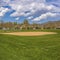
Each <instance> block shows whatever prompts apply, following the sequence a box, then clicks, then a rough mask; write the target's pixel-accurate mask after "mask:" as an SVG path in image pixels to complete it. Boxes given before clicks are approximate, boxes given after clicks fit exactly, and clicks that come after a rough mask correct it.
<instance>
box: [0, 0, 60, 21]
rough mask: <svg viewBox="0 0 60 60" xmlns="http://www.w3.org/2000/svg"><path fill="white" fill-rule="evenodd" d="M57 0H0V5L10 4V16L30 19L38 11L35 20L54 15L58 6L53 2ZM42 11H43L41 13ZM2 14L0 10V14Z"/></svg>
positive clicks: (57, 11)
mask: <svg viewBox="0 0 60 60" xmlns="http://www.w3.org/2000/svg"><path fill="white" fill-rule="evenodd" d="M59 2H60V0H57V1H56V0H55V1H53V0H51V1H49V0H0V3H1V4H0V6H7V5H8V6H10V7H11V10H12V11H13V10H14V12H13V13H11V15H10V16H11V17H21V16H24V17H27V18H28V19H32V18H33V17H34V16H35V15H36V14H37V12H38V14H37V15H39V17H37V18H35V19H34V21H37V20H41V19H44V18H47V17H54V16H56V13H59V12H60V7H58V6H56V5H54V4H58V3H59ZM59 5H60V3H59ZM42 11H43V12H44V11H45V12H44V13H41V12H42ZM53 12H54V13H53ZM40 13H41V14H40ZM4 14H5V12H4ZM4 14H3V13H2V12H1V14H0V15H4Z"/></svg>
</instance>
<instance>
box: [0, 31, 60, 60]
mask: <svg viewBox="0 0 60 60" xmlns="http://www.w3.org/2000/svg"><path fill="white" fill-rule="evenodd" d="M44 31H54V32H57V33H58V34H55V35H54V34H53V35H45V36H35V37H31V36H30V37H25V36H12V35H2V34H0V60H60V30H44ZM0 32H1V31H0Z"/></svg>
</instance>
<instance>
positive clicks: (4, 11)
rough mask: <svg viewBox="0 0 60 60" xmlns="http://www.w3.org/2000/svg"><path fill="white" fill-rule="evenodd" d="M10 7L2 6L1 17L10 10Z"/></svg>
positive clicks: (0, 9)
mask: <svg viewBox="0 0 60 60" xmlns="http://www.w3.org/2000/svg"><path fill="white" fill-rule="evenodd" d="M8 11H9V9H8V8H3V7H0V17H2V16H4V15H5V13H6V12H8Z"/></svg>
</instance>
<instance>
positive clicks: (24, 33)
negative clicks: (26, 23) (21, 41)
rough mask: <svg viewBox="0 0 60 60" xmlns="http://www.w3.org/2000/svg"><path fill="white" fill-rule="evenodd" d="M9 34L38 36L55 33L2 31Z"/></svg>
mask: <svg viewBox="0 0 60 60" xmlns="http://www.w3.org/2000/svg"><path fill="white" fill-rule="evenodd" d="M3 34H9V35H17V36H40V35H48V34H56V33H55V32H12V33H3Z"/></svg>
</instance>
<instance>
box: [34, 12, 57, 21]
mask: <svg viewBox="0 0 60 60" xmlns="http://www.w3.org/2000/svg"><path fill="white" fill-rule="evenodd" d="M55 16H57V14H56V13H51V12H48V13H45V14H42V15H41V16H39V17H37V18H35V19H33V21H39V20H42V19H46V18H48V17H55Z"/></svg>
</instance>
